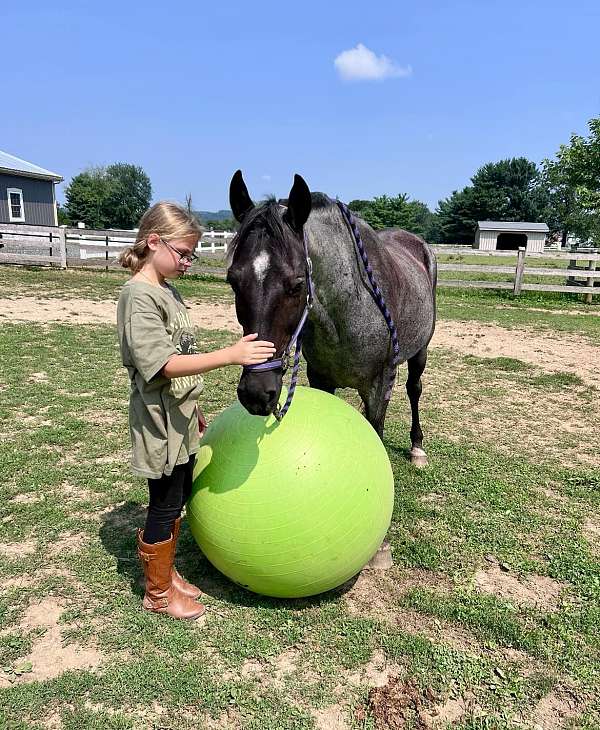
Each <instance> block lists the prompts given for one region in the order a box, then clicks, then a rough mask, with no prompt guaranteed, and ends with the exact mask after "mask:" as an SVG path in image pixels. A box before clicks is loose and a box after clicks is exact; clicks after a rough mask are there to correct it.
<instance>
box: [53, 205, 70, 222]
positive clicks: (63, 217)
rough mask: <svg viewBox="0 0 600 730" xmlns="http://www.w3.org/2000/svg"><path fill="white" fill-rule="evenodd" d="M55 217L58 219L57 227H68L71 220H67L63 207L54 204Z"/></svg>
mask: <svg viewBox="0 0 600 730" xmlns="http://www.w3.org/2000/svg"><path fill="white" fill-rule="evenodd" d="M56 217H57V219H58V225H59V226H70V225H71V220H70V219H69V216H68V215H67V212H66V211H65V209H64V207H63V206H62V205H61V204H60V203H57V204H56Z"/></svg>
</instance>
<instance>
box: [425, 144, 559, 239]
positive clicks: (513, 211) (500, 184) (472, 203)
mask: <svg viewBox="0 0 600 730" xmlns="http://www.w3.org/2000/svg"><path fill="white" fill-rule="evenodd" d="M546 210H547V194H546V191H545V188H544V186H543V184H542V181H541V178H540V174H539V171H538V169H537V167H536V165H535V163H533V162H530V161H529V160H527V159H525V158H524V157H516V158H512V159H509V160H500V161H499V162H488V163H487V164H486V165H483V166H482V167H480V168H479V169H478V170H477V172H476V173H475V175H473V177H472V178H471V185H468V186H467V187H465V188H463V189H462V190H455V191H454V192H453V193H452V195H451V196H450V197H449V198H446V199H445V200H441V201H440V202H439V203H438V209H437V214H438V217H439V237H440V240H441V242H442V243H472V242H473V240H474V238H475V230H476V228H477V221H479V220H500V221H531V222H534V223H535V222H538V221H541V220H542V219H543V217H544V213H545V212H546Z"/></svg>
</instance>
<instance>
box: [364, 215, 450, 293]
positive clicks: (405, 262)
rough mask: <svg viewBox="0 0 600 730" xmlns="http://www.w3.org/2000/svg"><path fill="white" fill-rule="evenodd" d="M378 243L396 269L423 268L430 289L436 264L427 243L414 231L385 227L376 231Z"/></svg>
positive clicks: (433, 280) (435, 275)
mask: <svg viewBox="0 0 600 730" xmlns="http://www.w3.org/2000/svg"><path fill="white" fill-rule="evenodd" d="M377 235H378V238H379V241H380V243H381V244H382V245H383V247H384V249H385V251H386V253H387V255H388V256H389V257H390V258H391V259H392V262H393V263H394V265H395V268H396V269H397V271H399V272H402V271H407V270H410V269H413V270H415V269H416V270H419V269H421V270H424V271H425V273H426V274H427V276H428V278H429V281H430V284H431V288H432V290H433V289H435V285H436V281H437V264H436V260H435V255H434V253H433V251H432V250H431V247H430V246H429V244H428V243H427V242H426V241H424V240H423V239H422V238H421V237H420V236H417V235H416V234H415V233H410V232H409V231H405V230H404V229H402V228H385V229H384V230H382V231H378V232H377Z"/></svg>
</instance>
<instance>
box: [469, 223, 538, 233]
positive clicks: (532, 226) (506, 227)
mask: <svg viewBox="0 0 600 730" xmlns="http://www.w3.org/2000/svg"><path fill="white" fill-rule="evenodd" d="M477 227H478V228H479V230H480V231H513V232H515V233H520V232H525V231H532V232H533V231H537V232H539V233H548V231H549V230H550V229H549V228H548V226H547V225H546V224H545V223H526V222H521V221H477Z"/></svg>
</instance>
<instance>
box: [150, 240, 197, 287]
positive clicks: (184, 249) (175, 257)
mask: <svg viewBox="0 0 600 730" xmlns="http://www.w3.org/2000/svg"><path fill="white" fill-rule="evenodd" d="M197 245H198V237H197V236H187V237H185V238H174V239H172V240H170V241H169V240H167V239H165V238H161V237H160V236H159V235H158V234H157V233H151V234H150V235H149V236H148V248H150V249H151V251H152V253H153V255H152V258H151V261H150V263H151V265H152V267H153V268H154V270H155V271H156V273H157V274H158V275H159V276H160V277H162V278H163V279H176V278H177V277H179V276H182V275H183V274H185V272H186V271H187V270H188V269H189V268H190V266H191V265H192V261H193V260H194V258H195V255H194V249H195V248H196V246H197Z"/></svg>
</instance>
